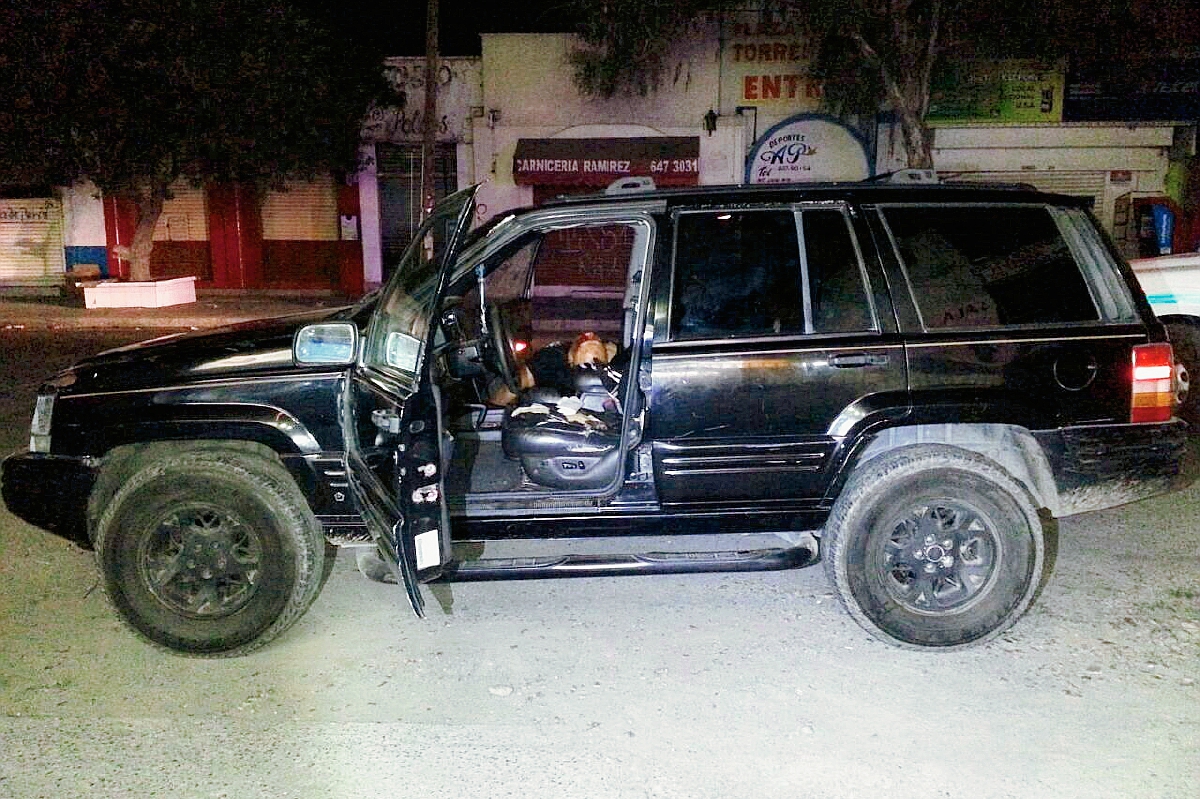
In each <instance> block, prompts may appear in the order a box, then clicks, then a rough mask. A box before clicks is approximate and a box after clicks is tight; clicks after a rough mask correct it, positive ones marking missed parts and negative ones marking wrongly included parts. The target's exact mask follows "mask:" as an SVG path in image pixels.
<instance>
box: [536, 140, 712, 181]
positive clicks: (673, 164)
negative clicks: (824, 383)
mask: <svg viewBox="0 0 1200 799" xmlns="http://www.w3.org/2000/svg"><path fill="white" fill-rule="evenodd" d="M630 175H649V176H650V177H652V178H654V182H655V184H657V185H659V186H694V185H696V184H697V183H698V182H699V177H700V139H698V138H695V137H689V136H663V137H654V138H629V139H521V140H520V141H518V142H517V151H516V154H515V155H514V156H513V180H514V181H515V182H516V183H518V184H521V185H527V186H596V187H602V186H607V185H608V184H609V183H611V182H612V181H614V180H618V179H619V178H623V177H629V176H630Z"/></svg>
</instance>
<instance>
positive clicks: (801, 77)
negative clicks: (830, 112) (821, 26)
mask: <svg viewBox="0 0 1200 799" xmlns="http://www.w3.org/2000/svg"><path fill="white" fill-rule="evenodd" d="M730 16H731V18H732V19H731V21H730V22H729V23H728V25H729V27H728V28H727V29H726V41H725V45H724V48H723V50H722V51H721V93H722V95H723V96H724V97H732V98H736V100H737V102H736V105H749V106H756V107H764V106H778V107H780V108H784V107H786V108H788V109H792V110H797V111H815V110H817V109H818V108H819V107H820V105H821V83H820V81H817V80H816V79H814V78H812V77H811V76H810V75H809V74H808V73H809V70H808V67H809V64H810V63H811V62H812V59H813V56H814V54H815V48H814V47H813V45H812V43H811V42H810V41H809V40H808V39H807V38H805V37H804V36H803V35H802V33H801V31H800V29H799V28H798V27H797V26H796V25H795V24H794V23H788V22H764V21H763V20H762V19H761V13H760V12H759V11H756V10H755V11H749V10H747V11H741V12H732V13H731V15H730Z"/></svg>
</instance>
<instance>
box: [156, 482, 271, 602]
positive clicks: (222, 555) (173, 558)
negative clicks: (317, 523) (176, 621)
mask: <svg viewBox="0 0 1200 799" xmlns="http://www.w3.org/2000/svg"><path fill="white" fill-rule="evenodd" d="M262 549H263V548H262V542H261V540H260V539H259V536H258V535H257V534H256V533H255V532H254V530H253V528H252V527H250V526H249V525H247V524H245V523H244V522H243V521H242V520H241V519H239V518H238V517H237V516H235V515H234V514H231V513H229V512H228V511H226V510H222V509H219V508H216V507H213V506H211V505H207V504H194V505H188V506H185V507H182V508H176V509H174V510H172V511H171V512H170V513H168V514H166V515H164V516H163V517H162V518H161V519H160V520H159V521H158V523H157V524H156V525H155V526H154V530H153V532H152V533H151V534H150V535H148V536H146V537H145V539H144V540H143V542H142V545H141V547H140V548H139V552H138V559H137V563H138V576H139V577H140V579H141V581H142V583H143V585H145V586H146V588H147V589H148V590H149V591H150V593H151V594H153V595H154V597H155V598H156V599H157V600H158V601H159V602H161V603H163V604H164V605H166V606H167V607H168V608H170V609H171V610H172V611H174V612H176V613H179V614H180V615H183V616H186V617H189V618H193V619H214V618H222V617H225V616H230V615H233V614H234V613H237V612H238V611H239V610H241V609H242V608H244V607H245V606H246V605H247V604H248V603H249V602H250V600H251V599H252V598H253V597H254V594H255V593H256V591H257V589H258V584H259V578H260V575H261V574H262V562H263V551H262Z"/></svg>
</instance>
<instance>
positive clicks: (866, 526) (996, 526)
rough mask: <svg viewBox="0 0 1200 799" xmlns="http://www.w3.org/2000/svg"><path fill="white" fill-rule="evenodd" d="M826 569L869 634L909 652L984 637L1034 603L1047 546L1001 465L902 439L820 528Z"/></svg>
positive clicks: (859, 478)
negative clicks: (901, 445) (903, 443)
mask: <svg viewBox="0 0 1200 799" xmlns="http://www.w3.org/2000/svg"><path fill="white" fill-rule="evenodd" d="M821 549H822V553H823V556H824V561H825V571H826V574H827V575H828V576H829V579H830V581H831V582H832V583H833V584H834V586H835V587H836V589H837V592H838V595H839V596H840V597H841V599H842V602H843V603H844V604H845V606H846V608H847V610H848V611H849V612H850V615H851V616H853V617H854V619H855V621H857V622H858V623H859V624H860V625H862V626H863V628H864V629H866V630H867V631H868V632H870V633H871V634H872V635H875V636H876V637H878V638H881V639H883V640H884V641H887V642H888V643H891V644H895V645H898V646H902V647H906V648H914V649H925V648H941V649H948V648H955V647H962V646H967V645H972V644H978V643H982V642H984V641H987V640H989V639H991V638H993V637H995V636H996V635H998V634H1000V633H1001V632H1003V631H1004V630H1005V629H1007V628H1008V627H1009V626H1011V625H1012V623H1013V622H1015V621H1016V620H1017V619H1018V618H1019V617H1020V616H1021V614H1023V613H1024V612H1025V610H1026V609H1027V608H1028V607H1029V604H1030V602H1032V601H1033V597H1034V594H1035V593H1036V592H1037V590H1038V587H1039V585H1040V583H1041V580H1042V570H1043V568H1044V564H1045V544H1044V540H1043V533H1042V525H1041V522H1040V520H1039V519H1038V515H1037V511H1036V510H1035V509H1034V507H1033V504H1032V503H1031V502H1030V500H1029V497H1028V495H1027V493H1026V491H1025V490H1024V489H1023V488H1022V487H1021V486H1020V484H1018V483H1017V482H1016V481H1015V480H1014V479H1013V478H1012V477H1011V476H1010V475H1009V474H1008V473H1007V472H1005V471H1004V470H1003V469H1001V468H1000V467H999V466H997V465H995V464H994V463H993V462H991V461H989V460H987V459H985V458H983V457H980V456H978V455H976V454H974V453H970V452H965V451H963V450H959V449H955V448H952V447H946V446H937V445H928V446H918V447H909V448H905V449H903V450H897V451H895V452H889V453H885V454H883V455H881V456H879V457H877V458H874V459H872V460H871V461H868V462H867V463H866V464H865V465H864V466H863V467H862V468H861V469H860V470H859V471H858V472H857V473H856V474H855V475H854V476H853V477H852V478H851V480H850V482H849V484H848V485H847V486H846V488H845V490H844V491H843V493H842V495H841V497H839V499H838V501H837V502H836V503H835V505H834V508H833V512H832V514H831V515H830V517H829V520H828V522H827V523H826V526H825V530H824V532H823V534H822V539H821Z"/></svg>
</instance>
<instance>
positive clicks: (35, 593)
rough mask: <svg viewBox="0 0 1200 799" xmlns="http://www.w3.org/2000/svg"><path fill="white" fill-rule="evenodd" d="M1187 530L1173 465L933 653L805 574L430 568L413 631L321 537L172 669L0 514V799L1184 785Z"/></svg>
mask: <svg viewBox="0 0 1200 799" xmlns="http://www.w3.org/2000/svg"><path fill="white" fill-rule="evenodd" d="M0 346H4V347H6V348H7V349H6V350H5V351H6V352H20V348H21V347H23V346H24V347H30V346H35V345H28V344H22V343H20V342H13V341H10V340H6V339H5V338H4V337H3V336H0ZM36 346H38V347H40V349H39V350H38V351H39V352H40V353H42V360H41V364H45V363H47V362H48V361H51V362H52V361H53V360H54V355H53V353H51V354H50V355H48V356H47V355H45V352H46V350H47V349H51V350H52V349H53V347H51V346H49V345H46V344H45V343H44V342H43V343H42V344H40V345H36ZM64 346H65V345H64ZM4 374H12V372H11V371H10V372H0V375H4ZM10 385H13V386H16V387H15V388H13V389H11V390H10V391H8V393H7V395H6V396H5V397H0V403H2V405H3V407H0V423H3V422H11V424H10V425H9V426H6V427H3V428H0V444H3V449H4V451H8V450H11V449H14V448H16V447H17V446H18V445H19V444H20V441H21V439H22V437H23V436H24V435H25V431H24V425H25V424H26V418H25V417H26V415H27V413H28V403H29V402H30V401H31V400H30V397H31V396H32V390H31V389H30V388H29V387H28V381H27V380H24V379H18V380H16V381H14V382H12V383H10ZM12 403H16V404H18V405H20V407H16V406H14V405H12ZM13 420H16V421H13ZM1198 522H1200V486H1197V485H1193V486H1192V487H1190V488H1188V489H1186V490H1184V491H1182V492H1179V493H1177V494H1174V495H1171V496H1168V497H1160V498H1156V499H1152V500H1147V501H1144V502H1141V503H1138V504H1135V505H1132V506H1128V507H1125V508H1119V509H1115V510H1110V511H1104V512H1100V513H1092V514H1085V515H1082V516H1077V517H1074V518H1071V519H1067V520H1064V521H1063V522H1062V523H1061V524H1060V526H1059V552H1058V557H1057V563H1056V567H1055V572H1054V575H1053V577H1052V579H1051V580H1050V582H1049V584H1048V585H1047V587H1046V589H1045V591H1044V592H1043V594H1042V596H1041V597H1040V599H1039V600H1038V602H1037V604H1036V605H1035V606H1034V608H1033V609H1032V611H1031V612H1030V613H1029V614H1028V615H1027V616H1026V617H1025V618H1024V619H1023V620H1022V621H1020V622H1019V623H1018V624H1017V625H1016V626H1015V627H1014V628H1013V629H1012V630H1011V631H1009V632H1008V633H1007V634H1006V635H1004V636H1003V637H1001V638H1000V639H998V640H996V641H994V642H992V643H989V644H987V645H984V646H981V647H977V648H974V649H968V650H965V651H959V652H951V653H924V652H911V651H902V650H898V649H894V648H892V647H889V646H887V645H885V644H883V643H880V642H877V641H875V640H874V639H872V638H870V637H869V636H867V635H866V634H865V633H864V632H863V631H862V630H860V629H859V628H858V627H857V626H856V625H855V624H854V622H853V621H852V620H851V619H850V617H849V616H848V615H847V614H846V613H845V612H844V611H843V610H842V608H841V607H840V606H839V604H838V602H837V601H836V599H835V597H834V596H833V594H832V592H831V590H830V587H829V585H828V584H827V583H826V581H825V578H824V575H823V573H822V571H821V570H820V569H819V568H814V569H806V570H801V571H795V572H778V573H770V574H758V575H755V574H749V575H693V576H678V577H655V578H600V579H577V580H562V581H532V582H516V583H479V584H466V585H459V586H453V587H438V588H435V589H433V590H432V591H430V592H429V593H427V600H428V608H429V611H430V615H429V618H427V619H426V620H424V621H421V620H418V619H416V618H415V617H413V616H412V614H411V611H409V610H408V609H407V608H406V607H405V606H404V598H403V595H402V592H401V591H400V590H399V589H397V588H396V587H395V586H389V585H382V584H378V583H371V582H368V581H367V580H365V579H363V578H362V577H360V576H359V575H358V573H357V571H356V570H355V569H354V564H353V558H351V557H347V556H346V553H343V555H342V556H341V557H340V558H339V559H338V560H337V563H336V567H335V569H334V572H333V574H332V576H331V578H330V580H329V583H328V584H327V585H326V587H325V590H324V593H323V594H322V595H321V597H320V598H319V599H318V600H317V602H316V604H315V605H314V606H313V608H312V610H311V611H309V613H308V614H307V615H306V616H305V617H304V618H303V619H301V620H300V622H299V623H298V624H297V625H296V626H295V627H294V628H293V629H292V630H291V631H290V632H288V633H287V634H286V635H284V636H283V637H282V638H280V639H279V640H277V641H276V642H274V643H273V644H271V645H270V646H269V647H267V648H266V649H265V650H264V651H262V652H259V653H256V654H254V655H251V656H249V657H244V658H239V659H234V660H196V659H188V658H182V657H177V656H174V655H170V654H166V653H163V652H160V651H158V650H156V649H153V648H151V647H149V646H147V645H145V644H143V643H141V642H140V641H139V640H137V639H136V638H135V637H134V636H133V635H132V634H130V633H128V632H127V631H126V630H125V629H124V628H123V627H122V626H121V624H120V623H119V622H118V621H117V620H116V618H115V616H114V614H113V612H112V611H111V609H110V608H109V607H108V606H107V604H106V602H105V600H104V598H103V596H102V594H101V591H100V590H99V588H98V587H97V585H96V574H95V569H94V563H93V559H92V556H91V555H90V553H86V552H83V551H80V550H78V549H76V548H74V547H72V546H71V545H69V544H67V543H65V542H62V541H60V540H58V539H55V538H53V537H51V536H49V535H47V534H44V533H41V532H39V531H38V530H36V529H34V528H31V527H29V526H27V525H25V524H23V523H21V522H19V521H17V520H16V519H15V518H13V517H12V516H11V515H8V514H7V513H6V512H2V511H0V751H2V754H0V796H2V797H13V798H14V799H24V798H25V797H43V796H45V797H75V796H88V797H142V796H147V797H149V796H163V797H230V798H232V797H238V799H242V797H305V798H307V797H375V796H385V795H393V796H428V797H467V796H471V797H474V796H480V797H484V796H486V797H507V796H513V797H518V796H519V797H585V796H586V797H713V798H714V799H716V798H718V797H814V798H816V799H822V798H825V797H828V798H829V799H837V798H839V797H867V796H883V795H886V796H888V797H896V798H897V799H904V798H905V797H923V798H928V797H982V798H984V799H986V798H988V797H1043V796H1044V797H1055V798H1056V799H1058V798H1064V799H1065V798H1068V797H1080V798H1081V799H1082V798H1084V797H1086V798H1087V799H1093V798H1094V797H1114V798H1116V797H1120V798H1122V799H1123V798H1125V797H1165V798H1170V799H1175V798H1176V797H1178V798H1179V799H1189V798H1192V799H1194V797H1196V796H1198V795H1200V788H1198V787H1197V786H1200V693H1198V692H1200V688H1198V686H1197V684H1196V681H1197V679H1200V530H1198V526H1200V525H1198ZM427 590H428V589H427Z"/></svg>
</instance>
